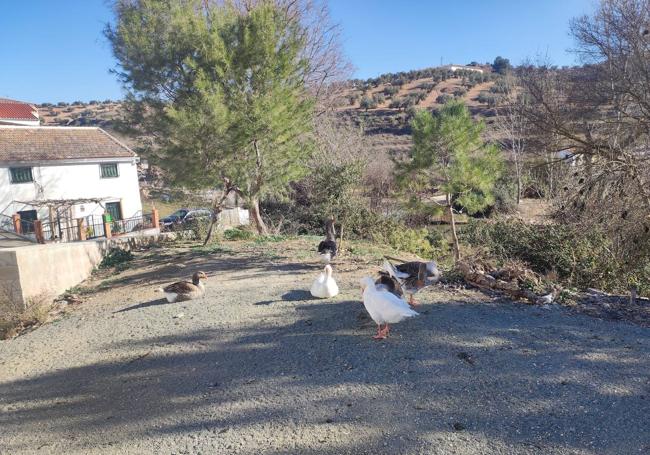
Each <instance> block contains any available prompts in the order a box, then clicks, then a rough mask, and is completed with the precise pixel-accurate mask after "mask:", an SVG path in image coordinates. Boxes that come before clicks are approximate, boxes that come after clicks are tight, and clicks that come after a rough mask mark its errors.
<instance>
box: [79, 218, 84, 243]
mask: <svg viewBox="0 0 650 455" xmlns="http://www.w3.org/2000/svg"><path fill="white" fill-rule="evenodd" d="M77 232H78V233H79V240H86V220H84V219H83V218H77Z"/></svg>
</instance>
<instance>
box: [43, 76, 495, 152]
mask: <svg viewBox="0 0 650 455" xmlns="http://www.w3.org/2000/svg"><path fill="white" fill-rule="evenodd" d="M477 68H479V69H481V70H483V73H478V72H477V71H469V70H459V71H455V72H453V71H451V70H449V69H446V68H427V69H424V70H414V71H409V72H400V73H391V74H384V75H382V76H379V77H378V78H374V79H368V80H363V81H361V80H353V81H350V82H349V83H348V84H347V87H346V88H345V89H344V91H343V93H342V95H341V98H340V101H339V107H338V108H337V111H338V114H339V115H340V116H341V117H343V118H347V119H349V120H351V121H353V122H355V123H357V124H360V125H363V127H364V129H365V131H366V134H367V135H368V137H369V140H370V144H371V146H372V147H373V148H374V149H376V150H377V151H386V152H388V153H391V154H392V153H395V152H402V151H405V150H408V148H409V147H410V144H411V142H410V130H409V127H408V123H409V120H410V115H411V113H412V112H411V111H412V109H413V108H426V109H432V110H435V109H438V108H439V107H440V106H442V104H444V102H445V101H447V100H448V99H451V98H457V99H461V100H463V101H464V102H465V103H466V104H467V106H468V107H469V108H470V110H471V112H472V113H473V114H474V115H475V116H476V117H481V118H484V119H485V120H486V122H487V123H489V122H490V119H491V117H492V115H493V110H492V107H491V104H492V102H493V100H494V99H495V98H496V97H497V96H498V95H497V94H495V93H493V91H494V86H495V80H498V75H497V74H495V73H491V69H490V68H489V67H486V66H482V67H477ZM37 107H38V109H39V113H40V115H41V118H42V121H43V124H44V125H61V126H99V127H102V128H104V129H107V130H109V131H112V132H113V133H115V131H114V124H115V120H116V119H118V118H119V116H120V108H121V104H120V102H119V101H112V100H106V101H101V102H100V101H91V102H90V103H81V102H74V103H57V104H51V103H44V104H41V105H38V106H37ZM118 136H119V134H118ZM121 139H124V140H125V141H126V142H127V143H130V144H133V142H132V141H131V140H129V138H125V137H121Z"/></svg>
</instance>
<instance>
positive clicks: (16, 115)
mask: <svg viewBox="0 0 650 455" xmlns="http://www.w3.org/2000/svg"><path fill="white" fill-rule="evenodd" d="M40 123H41V120H40V117H39V115H38V110H37V109H36V107H35V106H34V105H32V104H29V103H24V102H22V101H16V100H10V99H7V98H0V125H23V126H38V125H40Z"/></svg>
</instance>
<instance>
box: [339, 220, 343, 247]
mask: <svg viewBox="0 0 650 455" xmlns="http://www.w3.org/2000/svg"><path fill="white" fill-rule="evenodd" d="M339 254H343V223H341V233H340V235H339Z"/></svg>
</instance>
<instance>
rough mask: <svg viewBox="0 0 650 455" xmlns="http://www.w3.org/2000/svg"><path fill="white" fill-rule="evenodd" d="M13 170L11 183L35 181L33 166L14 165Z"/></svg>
mask: <svg viewBox="0 0 650 455" xmlns="http://www.w3.org/2000/svg"><path fill="white" fill-rule="evenodd" d="M10 170H11V183H28V182H33V181H34V177H33V176H32V168H31V167H12V168H10Z"/></svg>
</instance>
